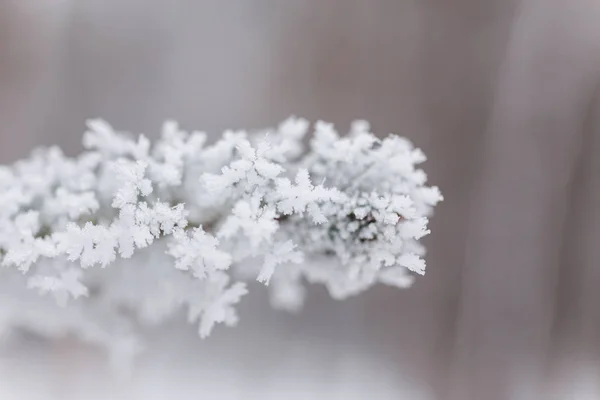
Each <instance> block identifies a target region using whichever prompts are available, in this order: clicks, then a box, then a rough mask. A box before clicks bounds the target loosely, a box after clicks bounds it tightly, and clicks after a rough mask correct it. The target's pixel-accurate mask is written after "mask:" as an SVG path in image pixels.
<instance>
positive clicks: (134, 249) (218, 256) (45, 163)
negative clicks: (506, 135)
mask: <svg viewBox="0 0 600 400" xmlns="http://www.w3.org/2000/svg"><path fill="white" fill-rule="evenodd" d="M308 130H309V124H308V122H307V121H306V120H304V119H299V118H290V119H288V120H286V121H285V122H283V123H282V124H281V125H279V127H278V128H277V129H274V130H265V131H258V132H232V131H228V132H225V133H224V135H223V137H222V139H221V140H219V141H217V142H216V143H214V144H212V145H207V144H206V135H205V134H204V133H202V132H191V133H188V132H185V131H183V130H181V129H180V128H179V126H178V125H177V124H176V123H175V122H171V121H169V122H167V123H165V124H164V126H163V131H162V136H161V138H160V139H159V140H158V141H156V142H155V143H154V144H151V142H150V141H149V140H148V139H147V138H146V137H145V136H143V135H140V136H138V137H137V138H135V137H132V136H131V135H130V134H127V133H123V132H116V131H115V130H113V128H112V127H111V126H110V125H109V124H108V123H106V122H104V121H101V120H93V121H89V122H88V131H87V132H86V133H85V134H84V137H83V145H84V147H85V151H84V152H83V153H82V154H80V155H79V156H77V157H74V158H71V157H66V156H64V155H63V154H62V153H61V151H60V150H59V149H58V148H54V147H53V148H49V149H45V150H38V151H36V152H34V153H33V154H32V155H31V157H29V158H27V159H24V160H22V161H19V162H17V163H15V164H14V165H11V166H2V167H0V262H1V264H2V265H3V268H2V269H1V270H0V274H1V275H2V277H1V278H0V331H1V332H4V333H9V332H10V331H11V330H12V329H13V328H16V327H23V328H26V329H30V330H33V331H35V332H37V333H39V334H42V335H46V336H60V335H65V334H72V335H76V336H77V337H79V338H80V339H82V340H85V341H89V342H92V343H96V344H100V345H103V346H106V347H107V349H108V350H109V351H110V354H111V356H112V358H111V359H113V360H119V359H123V354H125V355H131V354H133V353H135V352H136V351H138V350H139V346H140V343H139V340H138V339H139V332H138V330H139V329H140V326H143V325H144V324H156V323H160V322H163V321H165V320H166V319H167V318H169V317H171V316H173V315H174V314H177V313H178V312H180V311H182V310H183V311H184V312H187V315H188V319H189V321H190V322H192V323H195V324H198V327H199V328H198V330H199V334H200V336H201V337H206V336H208V335H209V334H210V332H211V331H212V330H213V327H214V326H215V324H217V323H224V324H226V325H234V324H235V323H236V322H237V320H238V316H237V315H236V312H235V305H236V304H237V303H238V302H239V301H240V300H241V299H242V297H243V296H244V295H245V294H246V293H247V288H246V283H245V282H246V281H248V280H258V281H259V282H261V283H262V284H264V285H265V286H266V287H267V288H268V290H269V292H270V294H271V301H272V304H273V305H274V306H275V307H279V308H284V309H290V310H294V309H297V308H298V307H300V306H301V304H302V301H303V294H304V289H303V287H304V284H305V283H306V282H309V283H320V284H323V285H325V286H326V287H327V289H328V290H329V292H330V293H331V295H332V296H333V297H334V298H337V299H343V298H346V297H348V296H351V295H355V294H357V293H360V292H362V291H364V290H366V289H368V288H369V287H371V286H373V285H374V284H377V283H383V284H386V285H392V286H397V287H400V288H404V287H407V286H409V285H410V284H411V283H412V281H413V279H414V274H423V273H424V272H425V261H424V260H423V258H422V257H423V254H424V248H423V247H422V245H421V244H420V243H419V239H421V238H422V237H423V236H424V235H427V234H428V233H429V230H428V229H427V223H428V220H427V218H428V216H429V215H430V214H431V212H432V209H433V207H434V206H435V205H436V204H437V203H438V202H439V201H440V200H441V199H442V196H441V194H440V192H439V190H438V189H437V188H436V187H429V186H426V185H425V184H426V175H425V173H424V172H423V171H422V170H421V169H419V168H418V164H420V163H422V162H423V161H425V156H424V154H423V153H422V152H421V151H420V150H419V149H415V148H414V147H413V146H412V144H411V143H410V142H409V141H408V140H406V139H404V138H401V137H398V136H395V135H390V136H388V137H387V138H385V139H381V140H380V139H378V138H376V137H375V136H374V135H373V134H372V133H370V131H369V125H368V124H367V123H366V122H364V121H357V122H355V123H353V125H352V128H351V131H350V132H349V134H348V135H345V136H342V137H341V136H339V135H338V133H337V132H336V131H335V130H334V128H333V126H332V125H331V124H328V123H324V122H317V123H316V124H315V132H314V135H313V137H312V138H311V139H310V140H306V138H305V136H306V133H307V132H308Z"/></svg>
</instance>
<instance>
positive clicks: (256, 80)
mask: <svg viewBox="0 0 600 400" xmlns="http://www.w3.org/2000/svg"><path fill="white" fill-rule="evenodd" d="M599 77H600V2H598V1H595V0H568V1H567V0H445V1H442V0H419V1H415V0H387V1H386V0H370V1H366V0H337V1H336V0H291V1H279V2H277V1H267V0H235V1H234V0H230V1H218V0H214V1H205V0H202V1H201V0H198V1H192V0H189V1H183V0H180V1H160V0H77V1H76V0H0V126H1V128H0V163H3V164H4V163H10V162H13V161H15V160H17V159H18V158H20V157H23V156H24V155H26V154H27V153H28V152H29V151H30V150H31V149H32V148H34V147H37V146H41V145H50V144H59V145H61V146H62V147H63V148H64V149H65V150H66V151H67V153H68V154H75V153H76V152H77V151H78V150H80V138H81V134H82V132H83V130H84V121H85V119H87V118H90V117H102V118H105V119H107V120H109V121H110V122H111V123H112V124H113V125H114V126H115V127H117V128H119V129H124V130H130V131H133V132H144V133H146V134H147V135H148V136H151V137H156V136H157V135H158V131H159V129H160V126H161V123H162V121H163V120H164V119H166V118H175V119H177V120H179V121H180V122H181V124H182V126H183V127H185V128H190V129H191V128H199V129H205V130H207V131H210V132H212V133H213V134H214V135H215V137H216V136H217V135H218V134H220V132H221V131H222V130H223V129H225V128H261V127H266V126H273V125H275V124H276V123H278V122H279V121H280V120H282V119H284V118H286V117H287V116H289V115H290V114H295V115H299V116H302V117H306V118H308V119H310V120H312V121H314V120H316V119H319V118H321V119H325V120H328V121H332V122H334V123H335V124H336V126H337V127H338V128H339V129H340V130H346V129H347V128H348V127H349V124H350V122H351V121H352V120H353V119H355V118H364V119H368V120H369V121H371V123H372V126H373V129H374V131H375V132H378V133H381V134H382V135H384V134H387V133H388V132H394V133H398V134H400V135H403V136H406V137H408V138H410V139H411V140H412V141H413V142H414V143H415V144H416V145H417V146H419V147H421V148H422V149H423V150H424V151H425V153H426V154H427V155H428V156H429V161H428V162H427V163H426V165H425V169H426V171H427V172H428V173H429V177H430V182H431V183H432V184H435V185H439V186H440V187H441V189H442V192H443V193H444V195H445V198H446V200H445V201H444V202H443V203H442V204H441V205H440V206H439V207H438V208H437V210H436V215H435V216H434V218H433V221H432V224H431V229H432V232H433V233H432V234H431V235H430V236H429V237H428V238H427V240H426V244H427V246H428V249H429V253H428V256H427V263H428V269H427V275H426V276H425V277H423V278H420V279H418V280H417V281H416V284H415V285H414V287H413V288H411V289H409V290H404V291H400V290H394V289H391V288H387V287H378V288H376V289H374V290H371V291H370V292H368V293H367V294H365V295H362V296H360V297H357V298H353V299H351V300H348V301H345V302H336V301H333V300H331V299H329V297H328V296H327V294H326V293H325V291H324V289H322V288H312V290H311V295H310V297H309V299H308V302H307V304H306V307H305V309H304V310H303V312H302V313H300V314H298V315H288V314H285V313H281V312H276V311H273V310H269V308H268V306H267V300H266V298H265V296H264V293H263V292H264V291H261V290H258V289H259V288H257V287H253V288H251V289H252V291H251V295H250V296H249V301H246V302H244V303H243V305H242V306H241V308H240V314H241V318H242V320H241V323H240V325H239V326H238V327H237V328H236V329H226V328H222V327H220V328H218V329H217V331H216V332H215V334H214V335H213V336H212V337H210V338H209V339H208V340H205V341H200V340H198V339H197V337H196V336H195V333H194V332H193V328H192V327H185V326H184V325H181V326H178V327H164V328H162V329H161V330H157V331H155V332H150V333H149V336H150V338H149V344H148V349H147V352H146V354H145V355H144V356H142V358H141V359H140V360H139V363H138V366H137V369H136V371H135V372H134V375H133V377H132V378H131V379H130V380H119V379H116V378H115V377H114V376H112V375H111V374H110V371H108V369H107V368H106V366H105V364H104V358H103V356H102V354H99V353H98V352H97V351H96V350H94V349H89V348H86V347H84V346H81V345H79V344H77V343H72V342H68V341H65V342H64V343H58V344H57V343H53V344H51V345H49V344H48V343H43V342H39V341H35V340H21V341H16V342H14V343H13V344H12V345H11V346H9V347H7V348H4V349H2V351H1V353H0V398H2V399H9V400H12V399H44V400H45V399H144V400H147V399H166V398H169V399H171V398H173V399H197V398H208V399H281V398H284V399H345V400H346V399H365V398H367V397H369V398H373V399H410V400H420V399H423V400H430V399H432V400H437V399H442V400H445V399H450V400H470V399H474V400H480V399H489V400H494V399H499V400H500V399H502V400H504V399H511V400H512V399H576V400H580V399H600V289H599V288H598V287H599V286H600V265H599V264H600V156H599V155H598V154H600V102H599V101H598V90H597V89H598V78H599Z"/></svg>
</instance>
